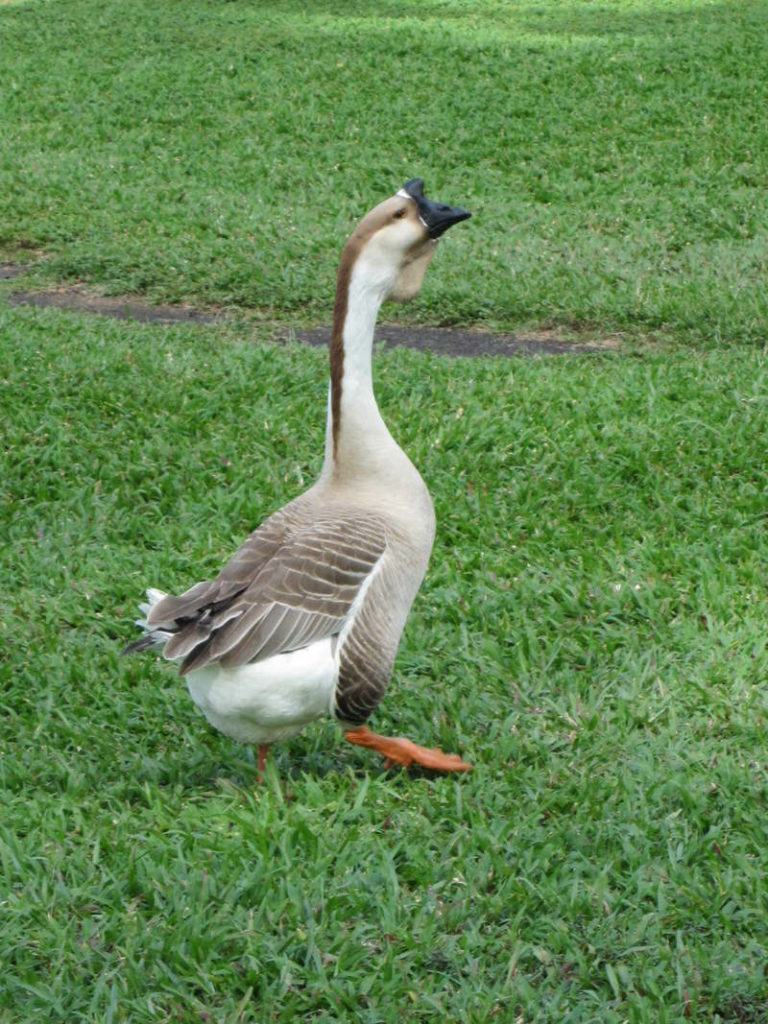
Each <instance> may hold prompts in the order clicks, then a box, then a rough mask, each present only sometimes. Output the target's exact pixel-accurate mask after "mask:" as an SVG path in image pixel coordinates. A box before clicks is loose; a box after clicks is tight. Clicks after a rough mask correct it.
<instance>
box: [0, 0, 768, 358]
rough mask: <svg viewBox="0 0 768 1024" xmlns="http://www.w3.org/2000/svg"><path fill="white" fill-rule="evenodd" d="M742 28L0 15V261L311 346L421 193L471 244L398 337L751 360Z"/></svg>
mask: <svg viewBox="0 0 768 1024" xmlns="http://www.w3.org/2000/svg"><path fill="white" fill-rule="evenodd" d="M767 46H768V7H766V5H765V4H764V3H762V2H759V0H745V2H741V3H738V4H728V3H712V2H704V0H678V2H666V3H652V2H649V0H613V2H606V3H602V4H600V5H595V4H592V3H584V2H581V0H562V2H561V0H558V2H541V0H526V2H515V3H509V2H503V3H501V2H497V0H476V2H468V0H419V2H418V3H417V2H415V0H411V2H404V0H377V2H376V3H372V2H370V0H356V2H348V3H342V4H339V3H334V4H330V3H327V2H325V0H321V2H316V3H314V4H312V5H310V6H309V7H308V6H307V5H306V4H305V3H298V2H296V0H282V2H281V0H272V2H265V3H259V4H249V3H245V2H243V0H237V2H230V3H222V2H215V0H184V2H183V3H182V2H181V0H175V2H174V0H169V2H166V3H163V4H157V3H151V2H150V0H134V2H133V3H130V4H125V3H118V2H116V0H106V2H103V3H98V4H95V3H93V2H92V0H68V2H67V3H65V4H64V3H59V4H55V5H54V4H50V3H44V2H41V0H30V2H26V3H24V2H20V3H17V4H11V5H4V6H3V7H2V8H0V62H1V63H2V68H3V74H2V76H1V77H0V132H1V133H2V136H3V138H4V140H5V145H4V146H3V147H2V148H0V238H1V239H3V241H4V245H5V248H6V250H7V251H11V250H12V249H13V248H14V247H15V246H16V245H18V244H19V243H20V242H24V243H25V244H27V245H32V246H39V247H43V248H45V249H46V250H47V251H48V252H49V253H50V256H51V258H50V260H49V261H48V262H47V263H45V264H44V266H43V269H42V274H43V275H44V276H46V277H47V278H48V279H57V278H61V277H64V278H70V279H71V278H82V279H84V280H87V281H90V282H94V283H98V284H100V285H102V286H104V287H106V288H107V289H109V290H110V291H113V292H120V291H129V292H130V291H139V292H147V293H149V294H150V295H151V296H153V297H154V298H156V299H162V300H178V299H196V300H198V301H204V302H212V303H224V304H240V305H248V306H254V307H259V308H261V309H263V310H266V311H268V312H269V313H270V315H277V314H280V315H294V316H295V315H297V314H300V315H301V316H302V317H308V318H309V319H310V320H311V319H315V320H316V319H317V318H318V317H319V316H320V314H321V312H322V313H323V314H324V312H325V310H326V309H327V307H328V304H329V297H330V292H331V288H332V281H333V274H334V268H335V263H336V257H337V252H338V244H339V239H340V238H341V237H342V236H343V235H344V234H345V233H346V232H347V231H348V230H349V228H350V226H351V225H352V224H353V223H354V221H355V220H356V219H357V218H358V217H359V216H360V215H361V213H362V212H364V211H365V210H366V209H368V207H369V206H370V205H371V203H372V202H373V201H374V200H375V199H377V198H379V197H382V196H385V195H387V194H390V193H391V192H392V191H393V189H394V188H396V187H397V186H399V185H400V184H401V182H402V181H403V180H404V179H405V178H406V177H410V176H412V175H414V174H419V175H421V176H423V177H424V178H425V179H426V181H427V184H428V186H429V188H430V189H431V190H432V191H433V192H434V194H435V195H437V196H438V197H444V198H445V199H447V200H451V201H454V202H462V203H466V205H468V206H470V207H471V208H472V209H473V210H474V211H475V213H476V219H475V220H474V221H473V222H472V223H471V224H470V225H468V226H467V228H466V229H462V231H460V232H459V231H457V232H455V234H453V233H452V234H451V235H450V236H449V238H448V239H447V240H446V242H445V253H444V258H443V267H442V270H441V274H440V275H439V279H437V278H436V279H435V281H434V282H433V283H431V284H430V288H429V294H428V295H425V298H424V301H423V303H422V304H421V305H420V306H419V307H418V308H412V309H411V310H410V312H408V313H406V314H401V315H407V316H417V317H421V318H423V319H424V320H425V321H429V322H432V323H435V322H441V323H455V322H464V323H468V322H482V323H485V324H487V325H492V326H493V325H495V326H502V327H506V328H517V327H521V326H525V327H531V326H540V325H542V324H544V325H546V324H549V325H566V326H574V325H577V326H578V325H581V326H584V325H587V326H589V327H591V328H592V329H596V330H598V331H610V330H617V329H619V330H632V331H645V332H647V331H651V330H653V331H655V330H668V331H671V332H673V333H674V334H676V335H677V336H678V337H687V338H689V339H695V340H698V341H699V342H702V341H706V342H709V343H717V342H722V341H754V340H763V339H764V338H765V323H766V319H767V318H768V298H767V297H766V295H767V293H766V289H765V277H766V271H767V270H768V244H767V239H768V235H767V233H766V232H767V231H768V228H767V227H766V225H768V190H766V185H768V171H767V170H766V168H768V127H767V126H766V119H765V117H764V111H765V109H766V106H767V105H768V62H767V61H766V60H765V59H764V57H765V52H766V47H767Z"/></svg>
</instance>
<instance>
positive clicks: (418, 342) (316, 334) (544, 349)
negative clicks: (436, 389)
mask: <svg viewBox="0 0 768 1024" xmlns="http://www.w3.org/2000/svg"><path fill="white" fill-rule="evenodd" d="M295 337H296V339H297V340H298V341H303V342H304V343H305V344H307V345H318V346H325V345H327V344H328V339H329V337H330V331H329V330H328V329H327V328H325V327H316V328H312V329H311V330H307V331H296V332H295ZM376 341H377V342H384V344H385V345H386V347H387V348H390V347H397V346H399V347H401V348H415V349H419V350H420V351H427V352H437V353H439V354H440V355H443V356H457V357H461V356H542V355H547V356H552V355H581V354H582V353H585V352H586V353H589V352H604V351H605V350H606V348H608V347H613V346H612V345H611V346H608V345H580V344H576V343H570V342H567V341H562V340H561V339H558V338H556V337H548V336H547V335H546V334H545V333H544V332H540V333H539V334H538V335H537V336H536V337H529V338H519V337H517V336H516V335H514V334H486V333H484V332H482V331H467V330H461V329H459V328H453V327H420V326H414V327H394V326H391V327H378V328H377V329H376Z"/></svg>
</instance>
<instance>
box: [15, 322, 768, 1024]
mask: <svg viewBox="0 0 768 1024" xmlns="http://www.w3.org/2000/svg"><path fill="white" fill-rule="evenodd" d="M0 332H2V337H3V345H2V347H0V361H1V363H0V380H1V381H2V388H3V396H2V403H3V409H4V417H3V422H2V429H3V431H4V432H5V435H6V436H5V441H4V464H3V466H2V468H1V469H0V474H1V475H2V480H3V485H4V486H3V499H2V517H3V525H2V529H3V536H4V538H5V539H6V542H5V543H4V545H3V546H2V549H0V560H1V561H2V572H3V578H4V580H5V585H4V587H3V591H2V599H1V600H2V606H3V607H2V609H1V611H2V614H1V615H0V618H1V619H2V622H3V628H4V632H5V638H4V640H3V646H4V653H5V662H4V666H3V668H2V669H0V671H2V673H3V690H2V693H3V696H2V711H3V716H2V744H3V751H4V757H3V760H2V765H1V767H0V772H1V773H2V775H1V779H0V783H1V789H0V799H1V800H2V806H3V814H2V819H1V820H0V856H1V858H2V876H3V879H4V890H3V892H2V920H3V923H2V928H0V960H1V961H2V963H3V980H2V988H1V989H0V1020H2V1021H3V1022H4V1024H5V1022H19V1021H25V1022H26V1021H32V1020H35V1021H37V1020H40V1021H42V1020H45V1021H50V1022H62V1024H64V1022H66V1024H73V1022H92V1024H103V1022H106V1021H125V1022H129V1021H130V1022H131V1024H141V1022H146V1024H157V1022H160V1021H168V1022H172V1021H185V1022H198V1021H200V1022H210V1021H216V1022H219V1021H223V1022H233V1024H234V1022H236V1021H250V1022H254V1024H256V1022H258V1024H265V1022H285V1024H288V1022H295V1021H323V1022H342V1021H343V1022H350V1024H351V1022H355V1024H358V1022H364V1024H380V1022H382V1024H390V1022H391V1024H395V1022H402V1021H408V1022H430V1021H435V1022H438V1021H439V1022H445V1021H459V1020H461V1021H469V1022H473V1024H485V1022H487V1021H493V1020H499V1021H504V1022H512V1021H525V1022H529V1021H536V1022H539V1021H544V1022H552V1024H555V1022H556V1024H576V1022H579V1024H581V1022H595V1024H597V1022H599V1024H620V1022H625V1021H630V1022H632V1024H671V1022H675V1024H677V1022H682V1021H694V1022H696V1021H698V1022H701V1024H710V1022H715V1021H719V1022H723V1024H724V1022H729V1024H736V1022H763V1021H765V1019H766V1015H765V1006H766V1002H765V998H766V977H765V963H766V954H767V953H768V905H767V902H768V901H767V900H766V888H765V849H766V844H767V843H768V835H767V834H766V833H767V831H768V827H767V826H766V821H767V820H768V819H767V818H766V792H767V789H766V784H767V781H768V780H767V771H768V765H767V764H766V748H765V735H766V725H767V724H768V722H767V718H768V708H767V706H766V703H767V702H766V693H765V677H766V668H767V667H768V665H767V658H766V630H765V622H766V611H767V609H766V595H765V564H766V557H767V556H768V550H766V549H767V547H768V542H767V541H766V532H765V515H766V513H765V488H766V469H765V458H764V455H765V437H766V435H767V433H768V403H767V402H766V397H765V396H766V394H768V380H767V379H766V377H767V375H768V370H767V369H766V362H765V358H764V355H762V354H760V353H758V352H757V351H754V350H751V349H750V348H748V347H741V348H736V349H732V350H731V351H728V352H724V353H719V354H709V355H696V354H693V353H691V352H685V351H682V350H681V351H678V352H674V353H666V354H663V355H655V354H653V353H652V352H645V353H644V354H640V355H638V356H637V357H634V358H617V357H616V356H613V355H610V354H608V355H606V356H590V357H583V358H579V359H573V360H571V359H565V360H559V359H549V360H531V361H522V360H520V361H485V362H481V361H479V360H478V361H471V360H468V361H459V362H455V361H450V362H449V361H447V360H443V359H441V358H440V357H438V356H429V355H422V354H416V353H412V352H407V351H402V350H398V351H392V352H387V353H385V354H383V355H382V356H381V357H380V359H379V362H378V378H379V392H380V399H381V404H382V407H383V409H384V411H385V414H386V416H387V418H388V420H389V422H390V423H391V425H392V427H393V430H394V432H395V434H396V435H397V436H398V437H399V438H400V439H401V440H402V443H403V444H404V445H405V447H406V448H407V449H408V450H409V452H410V453H411V454H412V456H413V457H414V459H415V461H416V463H417V464H418V465H419V466H420V467H421V469H422V471H423V473H424V475H425V477H426V479H427V480H428V482H429V484H430V487H431V489H432V491H433V494H434V497H435V501H436V506H437V512H438V520H439V533H438V540H437V546H436V550H435V553H434V556H433V561H432V566H431V569H430V573H429V575H428V579H427V582H426V585H425V587H424V591H423V593H422V594H421V595H420V597H419V600H418V602H417V604H416V607H415V610H414V614H413V617H412V620H411V622H410V624H409V627H408V630H407V633H406V638H405V641H404V645H403V648H402V650H401V655H400V657H399V660H398V667H397V671H396V675H395V679H394V682H393V685H392V687H391V690H390V692H389V694H388V696H387V698H386V699H385V702H384V704H383V706H382V708H381V710H380V713H379V714H378V715H377V717H376V723H377V725H378V726H380V727H381V728H382V729H383V730H393V731H395V732H396V733H403V734H407V735H409V736H412V737H413V738H416V739H418V740H419V741H421V742H422V743H426V744H438V743H439V744H441V745H443V746H444V747H445V748H446V749H451V750H460V751H461V752H462V753H463V754H465V755H466V756H467V758H468V759H469V760H471V761H473V762H474V764H475V766H476V767H475V770H474V772H473V773H472V774H471V775H470V776H468V777H466V778H461V779H454V778H436V779H430V778H425V777H414V776H410V775H407V774H403V773H399V772H393V773H390V774H384V773H382V771H381V769H380V767H379V764H378V762H377V761H376V759H375V758H374V757H373V756H371V755H369V754H368V753H367V752H364V751H361V750H359V749H357V748H352V747H350V746H348V745H346V744H344V742H343V741H342V740H341V739H340V736H339V734H338V732H337V730H336V729H335V727H334V726H333V725H332V724H319V725H317V726H315V727H313V728H311V729H309V730H307V731H306V733H305V734H303V735H302V736H301V737H299V738H297V739H296V740H294V741H293V742H291V743H289V744H285V745H283V746H282V747H281V748H280V749H279V751H278V753H277V756H276V760H275V764H274V768H273V769H272V770H271V773H270V775H269V777H268V781H267V784H266V785H265V786H264V787H262V788H257V787H256V786H255V784H254V766H253V763H252V761H251V760H250V759H249V758H248V756H247V751H245V750H244V748H242V747H239V746H237V745H236V744H233V743H231V742H229V741H228V740H226V739H224V738H223V737H221V736H219V735H218V734H215V733H213V732H212V731H211V730H210V729H209V728H208V727H207V726H206V724H205V722H204V721H203V719H202V718H201V717H200V716H199V715H198V714H197V712H196V710H195V708H194V707H193V705H192V703H191V701H190V700H189V699H188V697H187V696H186V694H185V692H184V687H183V685H182V684H181V683H180V682H179V680H178V679H177V678H176V677H175V675H174V674H173V672H172V671H170V670H169V668H168V667H167V666H163V665H161V664H160V663H158V662H157V661H155V660H154V659H152V658H134V659H125V660H121V659H120V658H119V657H118V651H119V650H120V648H121V646H122V645H123V644H124V642H125V641H126V639H127V638H129V637H130V636H132V635H133V630H132V626H131V620H132V617H133V614H134V605H135V603H136V601H137V600H138V599H139V597H140V594H141V591H142V589H143V587H144V586H146V585H147V584H158V585H161V586H166V587H169V588H177V587H182V586H184V585H185V584H187V583H189V582H191V581H192V580H194V579H197V578H199V577H200V576H201V574H203V573H205V572H213V571H215V570H216V568H217V567H218V566H219V565H220V563H221V561H222V560H223V559H224V558H225V557H226V555H227V554H228V553H229V552H230V551H231V550H232V548H233V547H234V545H235V544H236V543H237V542H238V541H239V540H241V539H242V537H243V536H244V534H245V533H246V532H247V531H248V530H249V529H250V528H251V527H252V526H253V525H254V524H255V523H257V522H258V521H259V520H260V519H261V518H262V517H263V516H264V515H265V514H266V513H267V512H269V511H270V510H271V509H273V508H275V507H276V506H278V505H279V504H280V503H282V502H284V501H285V500H286V499H287V498H288V497H290V496H291V495H293V494H294V493H296V491H297V490H298V489H299V488H301V487H302V486H304V485H306V484H307V483H308V482H309V481H310V480H311V479H312V477H313V476H314V474H315V473H316V472H317V470H318V468H319V464H320V457H321V448H322V429H323V407H324V396H325V378H326V367H325V356H324V354H323V353H322V352H316V351H312V350H306V349H299V348H280V347H277V346H270V345H267V344H254V345H243V344H241V343H239V342H237V341H236V340H235V339H234V338H233V337H232V336H231V335H230V334H229V332H228V330H227V329H224V328H221V329H215V330H213V329H212V330H203V329H200V328H192V327H173V328H159V327H150V326H139V325H132V324H125V323H113V322H108V321H101V320H94V319H88V318H84V317H78V316H75V315H72V314H67V313H62V312H60V311H54V310H50V311H39V310H22V309H14V310H9V309H7V308H3V307H0Z"/></svg>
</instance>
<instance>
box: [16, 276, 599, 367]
mask: <svg viewBox="0 0 768 1024" xmlns="http://www.w3.org/2000/svg"><path fill="white" fill-rule="evenodd" d="M26 269H27V268H26V267H24V266H20V265H18V264H0V278H13V277H20V276H21V275H22V274H24V273H25V271H26ZM7 301H8V303H9V304H10V305H11V306H38V307H42V308H54V309H70V310H74V311H75V312H79V313H95V314H97V315H99V316H110V317H116V318H117V319H118V320H135V321H139V322H140V323H149V324H215V323H220V322H221V321H222V320H223V319H224V315H223V314H221V313H211V312H203V310H200V309H193V308H191V307H189V306H153V305H150V304H149V303H146V302H141V301H140V300H138V299H128V298H120V297H114V298H109V297H107V296H100V295H93V294H92V293H90V292H87V291H85V289H84V288H82V287H79V286H73V287H68V288H65V287H62V288H57V289H55V290H51V291H35V292H32V291H23V292H22V291H18V292H12V293H11V294H10V295H8V296H7ZM330 333H331V332H330V329H329V328H327V327H313V328H310V329H307V330H299V331H290V332H286V333H285V334H284V336H283V337H284V340H286V341H288V340H290V339H295V340H297V341H301V342H303V343H304V344H306V345H316V346H321V347H327V346H328V342H329V340H330ZM376 340H377V342H383V343H384V345H386V346H387V347H388V348H389V347H398V346H399V347H402V348H413V349H418V350H419V351H425V352H437V353H439V354H441V355H444V356H457V357H461V356H539V355H581V354H583V353H591V352H604V351H605V350H606V349H607V348H615V347H616V344H615V341H613V340H612V339H606V340H605V341H600V342H597V343H595V342H593V343H592V344H583V345H582V344H578V343H575V342H568V341H564V340H563V339H562V338H560V337H558V336H557V334H555V332H554V331H535V332H531V333H530V334H529V335H528V336H527V337H518V336H517V335H514V334H489V333H486V332H483V331H468V330H463V329H460V328H451V327H420V326H418V325H417V326H413V327H399V326H389V327H388V326H381V327H379V328H377V331H376Z"/></svg>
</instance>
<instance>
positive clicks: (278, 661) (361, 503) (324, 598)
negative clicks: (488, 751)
mask: <svg viewBox="0 0 768 1024" xmlns="http://www.w3.org/2000/svg"><path fill="white" fill-rule="evenodd" d="M469 216H470V213H469V212H468V211H467V210H464V209H461V208H460V207H453V206H447V205H445V204H443V203H437V202H435V201H433V200H431V199H428V198H427V196H426V195H425V193H424V182H423V181H422V180H421V179H420V178H412V179H411V180H410V181H407V182H406V183H405V185H404V186H403V187H402V188H401V189H400V190H399V191H398V192H397V193H396V194H395V195H393V196H390V197H389V198H388V199H385V200H384V201H383V202H381V203H379V204H378V205H377V206H375V207H374V208H373V209H372V210H371V211H370V212H369V213H368V214H366V216H365V217H363V219H362V220H361V221H360V223H359V224H358V225H357V228H356V229H355V230H354V232H353V233H352V235H351V236H350V238H349V240H348V241H347V243H346V245H345V246H344V249H343V251H342V255H341V261H340V264H339V269H338V275H337V287H336V301H335V304H334V308H333V330H332V335H331V342H330V387H329V393H328V408H327V425H326V438H325V456H324V461H323V466H322V470H321V473H320V476H319V478H318V480H317V482H316V483H315V484H314V485H313V486H312V487H310V488H309V490H308V491H306V492H305V493H303V494H301V495H300V496H299V497H297V498H294V499H293V500H292V501H290V502H289V503H288V504H287V505H285V506H284V507H283V508H281V509H279V510H278V511H277V512H275V513H273V514H272V515H271V516H269V517H268V518H267V519H266V520H265V521H264V522H263V523H262V524H261V526H259V527H258V529H256V530H255V531H254V532H253V533H252V534H251V535H250V536H249V537H248V539H247V540H246V541H245V542H244V543H243V545H242V546H241V547H240V548H239V550H238V551H237V552H236V553H235V554H234V556H233V557H232V558H231V559H230V561H229V562H228V563H227V564H226V565H225V566H224V568H223V569H222V570H221V572H220V573H219V575H218V576H217V577H216V578H215V579H213V580H206V581H204V582H201V583H196V584H195V585H194V586H193V587H191V588H190V589H189V590H187V591H185V592H184V593H183V594H181V595H180V596H178V597H176V596H173V595H169V594H166V593H164V592H163V591H160V590H157V589H154V588H150V589H149V590H147V592H146V593H147V602H146V604H143V605H140V608H141V610H142V612H143V615H144V617H143V618H141V619H139V620H137V623H136V624H137V625H138V626H139V627H140V628H141V629H142V630H143V635H142V636H141V638H139V639H138V640H136V641H134V642H133V643H130V644H129V645H128V646H127V647H126V649H125V653H132V652H136V651H144V650H148V649H159V650H160V651H162V654H163V657H164V658H166V659H168V660H170V661H173V662H176V663H177V664H178V665H179V670H180V674H181V675H182V676H184V677H185V679H186V683H187V687H188V690H189V693H190V696H191V697H192V700H193V701H194V703H195V704H196V705H197V707H198V708H199V709H200V711H202V713H203V714H204V715H205V717H206V718H207V720H208V722H209V723H210V724H211V725H212V726H214V728H216V729H218V730H219V731H220V732H222V733H224V734H225V735H226V736H229V737H231V738H232V739H234V740H236V741H239V742H242V743H250V744H254V745H256V746H257V747H258V772H259V778H262V777H263V773H264V769H265V765H266V759H267V752H268V750H269V748H270V746H271V744H273V743H275V742H278V741H282V740H286V739H289V738H290V737H292V736H295V735H296V734H298V733H299V732H300V731H301V730H302V729H303V728H304V727H305V726H306V725H307V724H308V723H310V722H312V721H313V720H315V719H318V718H321V717H323V716H326V715H330V716H333V717H335V718H336V720H337V721H338V722H339V724H340V725H341V727H342V729H343V730H344V735H345V737H346V739H347V740H349V741H350V742H351V743H353V744H357V745H359V746H362V747H367V748H370V749H372V750H374V751H376V752H378V753H379V754H380V755H382V756H383V757H384V759H385V768H389V767H391V766H393V765H395V764H397V765H403V766H409V765H412V764H417V765H422V766H424V767H426V768H430V769H433V770H437V771H445V772H462V771H467V770H469V768H470V767H471V766H470V765H469V764H467V763H465V762H464V761H463V760H462V759H461V757H459V756H458V755H456V754H445V753H443V752H442V751H441V750H437V749H430V748H426V747H421V746H419V745H418V744H416V743H413V742H412V741H411V740H408V739H405V738H403V737H389V736H380V735H378V734H377V733H374V732H372V731H371V730H370V729H369V728H368V726H367V724H366V723H367V721H368V719H369V717H370V716H371V714H372V713H373V711H374V710H375V709H376V707H377V705H378V704H379V702H380V700H381V698H382V697H383V695H384V692H385V690H386V688H387V685H388V683H389V679H390V675H391V673H392V668H393V664H394V661H395V655H396V653H397V648H398V645H399V642H400V635H401V633H402V631H403V628H404V626H405V623H406V619H407V618H408V614H409V612H410V608H411V604H412V602H413V599H414V597H415V596H416V592H417V591H418V589H419V587H420V586H421V582H422V580H423V578H424V574H425V572H426V568H427V562H428V560H429V556H430V552H431V549H432V543H433V540H434V535H435V515H434V510H433V505H432V500H431V498H430V496H429V492H428V490H427V488H426V485H425V484H424V481H423V480H422V478H421V476H420V475H419V473H418V471H417V470H416V468H415V467H414V465H413V463H412V462H411V460H410V459H409V458H408V456H407V455H406V454H405V452H403V450H402V449H401V448H400V447H399V445H398V444H397V442H396V441H395V440H394V438H393V437H392V435H391V434H390V432H389V430H388V429H387V427H386V424H385V423H384V420H383V418H382V416H381V413H380V412H379V408H378V405H377V404H376V399H375V397H374V392H373V380H372V371H371V360H372V347H373V333H374V326H375V324H376V319H377V316H378V312H379V308H380V306H381V304H382V302H383V301H384V300H385V299H387V298H389V299H395V300H398V301H406V300H408V299H410V298H413V296H415V295H416V294H417V293H418V292H419V290H420V288H421V285H422V282H423V280H424V275H425V273H426V270H427V267H428V266H429V263H430V261H431V260H432V257H433V256H434V253H435V250H436V248H437V245H438V240H439V239H440V237H441V236H442V235H443V234H444V233H445V231H447V230H448V228H450V227H451V226H452V225H454V224H458V223H459V222H460V221H463V220H466V219H467V218H468V217H469Z"/></svg>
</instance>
